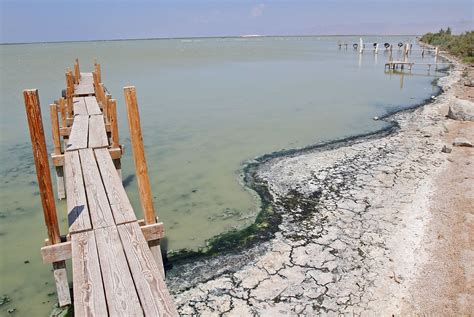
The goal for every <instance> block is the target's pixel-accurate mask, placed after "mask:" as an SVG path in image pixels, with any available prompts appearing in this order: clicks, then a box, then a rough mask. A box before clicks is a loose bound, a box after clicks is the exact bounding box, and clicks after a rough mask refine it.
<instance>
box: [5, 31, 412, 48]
mask: <svg viewBox="0 0 474 317" xmlns="http://www.w3.org/2000/svg"><path fill="white" fill-rule="evenodd" d="M420 35H421V34H324V35H323V34H300V35H297V34H290V35H252V36H248V34H242V35H222V36H178V37H144V38H115V39H88V40H66V41H44V42H40V41H38V42H5V43H0V45H30V44H62V43H90V42H119V41H153V40H181V39H218V38H243V39H255V38H259V37H315V36H319V37H331V36H341V37H342V36H387V37H394V36H420Z"/></svg>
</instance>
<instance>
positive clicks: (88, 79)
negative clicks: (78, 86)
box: [80, 73, 94, 84]
mask: <svg viewBox="0 0 474 317" xmlns="http://www.w3.org/2000/svg"><path fill="white" fill-rule="evenodd" d="M80 83H82V84H93V83H94V79H93V77H92V73H81V80H80Z"/></svg>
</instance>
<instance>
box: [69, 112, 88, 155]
mask: <svg viewBox="0 0 474 317" xmlns="http://www.w3.org/2000/svg"><path fill="white" fill-rule="evenodd" d="M88 134H89V116H75V117H74V123H73V124H72V129H71V134H70V135H69V141H68V144H67V146H66V151H74V150H78V149H84V148H86V147H87V139H88Z"/></svg>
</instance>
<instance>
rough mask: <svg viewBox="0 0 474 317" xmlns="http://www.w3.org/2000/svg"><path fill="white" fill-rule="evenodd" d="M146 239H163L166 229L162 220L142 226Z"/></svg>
mask: <svg viewBox="0 0 474 317" xmlns="http://www.w3.org/2000/svg"><path fill="white" fill-rule="evenodd" d="M140 229H142V233H143V236H144V237H145V240H146V241H155V240H161V239H163V237H164V236H165V229H164V226H163V223H162V222H157V223H152V224H150V225H143V226H140Z"/></svg>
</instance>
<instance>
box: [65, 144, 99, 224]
mask: <svg viewBox="0 0 474 317" xmlns="http://www.w3.org/2000/svg"><path fill="white" fill-rule="evenodd" d="M64 160H65V161H64V165H65V166H64V167H65V174H66V192H67V194H66V197H67V198H66V201H67V210H68V215H67V217H68V223H69V232H70V233H75V232H80V231H85V230H90V229H92V226H91V220H90V217H89V209H88V207H87V200H86V191H85V189H84V181H83V178H82V168H81V163H80V161H79V153H78V152H77V151H74V152H66V153H65V157H64Z"/></svg>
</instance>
